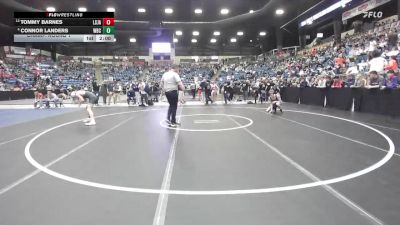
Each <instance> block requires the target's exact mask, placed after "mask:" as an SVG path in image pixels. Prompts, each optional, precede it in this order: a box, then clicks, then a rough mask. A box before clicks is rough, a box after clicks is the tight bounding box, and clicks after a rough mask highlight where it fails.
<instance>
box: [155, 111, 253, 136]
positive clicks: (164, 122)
mask: <svg viewBox="0 0 400 225" xmlns="http://www.w3.org/2000/svg"><path fill="white" fill-rule="evenodd" d="M193 116H226V117H236V118H241V119H244V120H247V121H249V123H247V124H245V125H241V126H237V127H231V128H221V129H208V130H206V129H187V128H180V127H178V128H175V127H169V126H168V125H167V124H166V121H165V120H161V121H160V126H162V127H164V128H167V129H171V130H181V131H189V132H222V131H229V130H237V129H242V128H245V127H249V126H251V125H253V120H251V119H249V118H247V117H243V116H237V115H228V114H190V115H180V116H177V117H179V118H182V117H193Z"/></svg>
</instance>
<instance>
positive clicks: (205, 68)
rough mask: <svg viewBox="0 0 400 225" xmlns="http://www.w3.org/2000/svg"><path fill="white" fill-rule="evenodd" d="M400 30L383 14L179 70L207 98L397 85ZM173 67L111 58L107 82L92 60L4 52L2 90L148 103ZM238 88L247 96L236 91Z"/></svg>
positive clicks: (106, 70)
mask: <svg viewBox="0 0 400 225" xmlns="http://www.w3.org/2000/svg"><path fill="white" fill-rule="evenodd" d="M399 31H400V21H395V20H393V21H392V20H390V21H386V22H378V23H377V24H375V26H372V27H369V29H366V30H364V31H361V32H357V33H355V34H353V35H346V36H345V37H344V38H343V39H342V40H341V41H340V42H336V41H333V40H332V41H329V42H325V43H324V44H321V45H317V46H313V47H312V48H308V49H304V50H301V51H298V52H297V54H294V52H293V51H288V52H286V53H285V54H279V52H278V54H276V55H274V56H265V57H264V58H262V59H259V60H258V61H247V60H241V61H239V62H237V63H230V64H229V63H223V64H210V63H204V62H199V63H181V64H180V66H179V72H180V75H181V78H182V81H183V83H184V85H185V86H186V89H187V90H190V92H191V94H192V95H193V98H196V95H197V96H198V97H199V98H200V99H201V100H203V101H205V102H208V101H213V100H215V99H216V97H215V96H216V94H218V93H222V92H223V93H229V94H228V100H233V99H243V100H248V99H249V98H252V97H255V100H256V101H257V100H258V99H259V100H261V101H263V100H265V98H266V97H267V96H266V93H268V91H269V89H271V88H274V89H277V88H282V87H298V88H307V87H315V88H379V89H397V88H399V81H400V79H399V73H398V71H399V65H398V61H399V60H400V54H399V52H400V42H399V40H400V32H399ZM168 68H169V65H129V66H128V65H114V64H112V65H111V64H110V65H103V66H102V71H101V72H102V76H103V80H105V82H103V83H101V84H98V85H97V83H96V82H95V68H94V66H93V65H92V64H84V63H82V62H78V61H74V60H61V61H59V62H58V63H57V64H55V63H51V62H46V63H43V62H38V61H36V60H34V61H26V60H22V59H4V60H3V61H0V90H24V89H46V88H48V87H51V88H52V89H53V90H54V89H68V88H73V89H85V88H86V89H88V90H93V91H95V92H98V93H99V95H100V96H106V98H108V99H109V100H108V103H107V104H110V103H111V99H113V102H116V101H117V100H118V98H119V97H118V96H119V95H120V93H127V92H129V91H130V92H131V93H135V96H141V99H145V100H142V101H141V102H142V104H143V102H148V100H146V96H147V99H153V97H155V98H154V100H157V101H158V97H159V92H160V90H159V89H160V88H159V84H158V82H159V80H160V79H161V77H162V74H163V73H165V72H166V71H167V70H168ZM215 77H218V80H217V81H216V82H215V81H214V80H213V78H215ZM96 85H97V86H96ZM103 85H104V88H101V87H102V86H103ZM145 89H146V90H145ZM226 90H227V91H226ZM206 92H207V94H206V95H205V94H204V93H206ZM144 93H146V96H145V95H144ZM237 93H240V94H239V96H241V97H237V98H235V95H236V94H237ZM110 96H112V97H110ZM115 96H116V97H115ZM208 97H210V98H208ZM135 99H136V98H135ZM105 102H107V101H105ZM137 102H138V101H136V103H137Z"/></svg>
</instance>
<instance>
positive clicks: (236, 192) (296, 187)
mask: <svg viewBox="0 0 400 225" xmlns="http://www.w3.org/2000/svg"><path fill="white" fill-rule="evenodd" d="M159 110H160V109H159ZM143 111H150V110H143ZM143 111H142V112H143ZM153 111H154V110H153ZM134 112H140V111H134ZM126 113H132V112H123V113H114V114H109V115H103V116H101V117H106V116H112V115H120V114H126ZM303 113H307V112H303ZM316 115H319V116H324V117H331V118H336V119H338V120H343V121H347V122H349V123H353V124H358V125H360V126H363V127H365V128H368V129H371V130H373V131H375V132H376V133H377V134H379V135H381V136H382V137H384V138H385V139H386V141H387V142H388V144H389V151H388V152H387V154H386V155H385V156H384V157H383V158H382V159H381V160H379V161H378V162H377V163H375V164H373V165H371V166H369V167H367V168H365V169H363V170H360V171H357V172H354V173H351V174H347V175H344V176H340V177H336V178H332V179H328V180H322V181H317V182H310V183H304V184H298V185H291V186H282V187H273V188H263V189H246V190H222V191H187V190H160V189H148V188H132V187H122V186H115V185H109V184H102V183H96V182H91V181H86V180H81V179H77V178H74V177H69V176H66V175H63V174H60V173H57V172H55V171H53V170H50V169H49V168H47V167H45V166H43V165H41V164H40V163H38V162H37V161H36V160H35V159H34V158H33V157H32V155H31V153H30V147H31V145H32V144H33V142H34V141H35V140H36V139H38V138H39V137H40V136H42V135H44V134H46V133H48V132H50V131H52V130H54V129H57V128H61V127H63V126H66V125H69V124H72V123H76V122H79V121H72V122H69V123H64V124H61V125H58V126H56V127H53V128H50V129H48V130H46V131H43V132H42V133H40V134H38V135H36V136H35V137H34V138H32V139H31V140H30V141H29V142H28V144H27V145H26V146H25V157H26V159H27V160H28V161H29V162H30V163H31V164H32V165H33V166H34V167H36V168H38V169H39V170H41V171H43V172H45V173H47V174H49V175H51V176H54V177H57V178H59V179H62V180H65V181H68V182H71V183H76V184H80V185H85V186H89V187H96V188H102V189H108V190H115V191H124V192H134V193H144V194H175V195H243V194H260V193H272V192H282V191H291V190H299V189H306V188H312V187H317V186H322V185H328V184H334V183H338V182H342V181H346V180H350V179H353V178H356V177H359V176H362V175H365V174H367V173H370V172H372V171H374V170H376V169H378V168H380V167H381V166H383V165H384V164H385V163H387V162H388V161H389V160H390V159H391V158H392V157H393V155H394V151H395V146H394V143H393V141H392V140H391V139H390V138H389V137H388V136H387V135H386V134H384V133H382V132H381V131H379V130H377V129H375V128H373V127H371V126H368V125H365V124H363V123H360V122H357V121H353V120H349V119H345V118H340V117H334V116H330V115H324V114H316Z"/></svg>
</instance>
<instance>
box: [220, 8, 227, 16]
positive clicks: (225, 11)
mask: <svg viewBox="0 0 400 225" xmlns="http://www.w3.org/2000/svg"><path fill="white" fill-rule="evenodd" d="M228 13H229V9H225V8H224V9H221V14H222V15H226V14H228Z"/></svg>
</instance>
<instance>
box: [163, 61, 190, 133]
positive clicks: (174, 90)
mask: <svg viewBox="0 0 400 225" xmlns="http://www.w3.org/2000/svg"><path fill="white" fill-rule="evenodd" d="M177 71H178V67H177V66H175V65H173V66H171V68H170V70H169V71H168V72H166V73H164V75H163V76H162V78H161V88H162V89H163V91H164V92H165V96H166V97H167V99H168V103H169V108H168V115H167V123H168V124H169V126H170V127H177V126H179V125H180V124H179V123H177V122H176V110H177V109H178V90H181V91H184V89H185V87H184V86H183V84H182V81H181V78H180V77H179V75H178V73H177Z"/></svg>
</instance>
